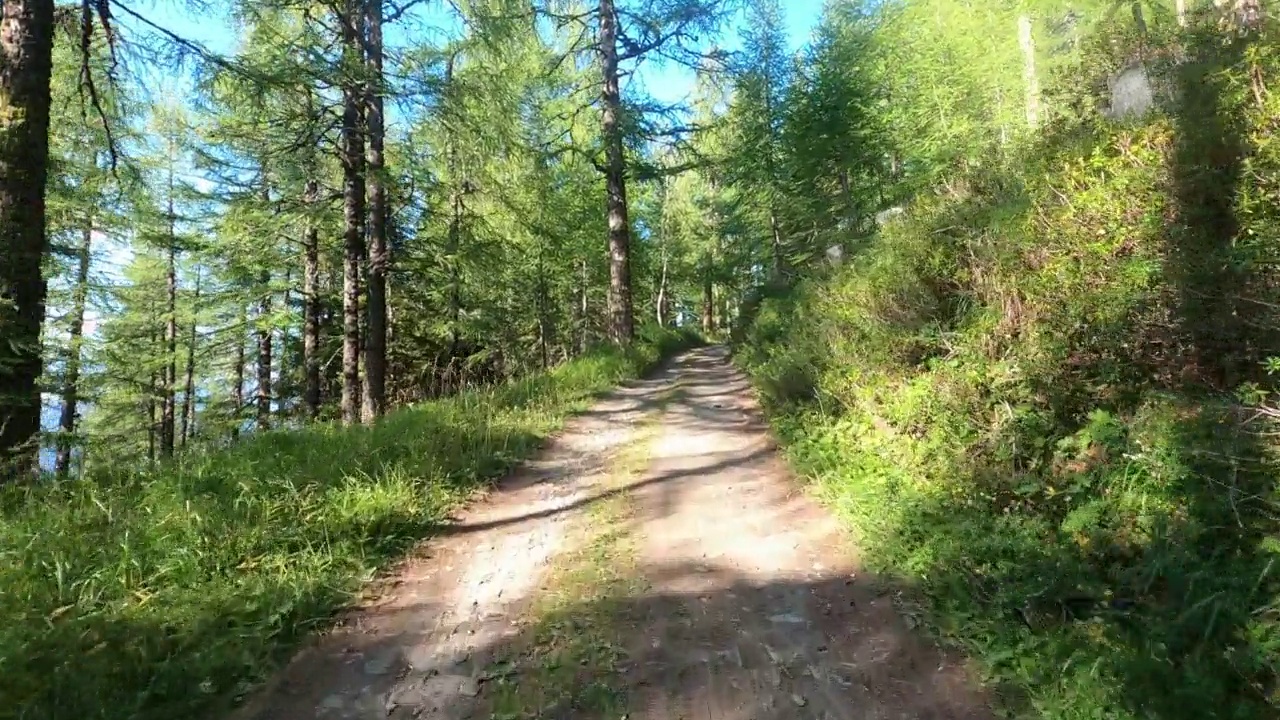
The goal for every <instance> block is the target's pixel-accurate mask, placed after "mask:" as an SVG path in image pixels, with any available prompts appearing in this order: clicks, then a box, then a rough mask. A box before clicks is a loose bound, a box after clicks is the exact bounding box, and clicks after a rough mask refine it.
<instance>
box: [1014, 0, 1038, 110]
mask: <svg viewBox="0 0 1280 720" xmlns="http://www.w3.org/2000/svg"><path fill="white" fill-rule="evenodd" d="M1018 45H1019V46H1021V47H1022V64H1023V70H1022V76H1023V79H1024V80H1025V81H1026V83H1027V126H1028V127H1032V128H1035V127H1039V125H1040V79H1039V77H1038V76H1037V75H1036V41H1035V36H1034V34H1033V33H1032V26H1031V17H1030V16H1028V15H1020V16H1018Z"/></svg>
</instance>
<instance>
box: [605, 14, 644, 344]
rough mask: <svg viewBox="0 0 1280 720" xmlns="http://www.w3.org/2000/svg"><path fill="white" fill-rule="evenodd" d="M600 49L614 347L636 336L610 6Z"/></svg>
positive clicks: (615, 34) (615, 47) (614, 28)
mask: <svg viewBox="0 0 1280 720" xmlns="http://www.w3.org/2000/svg"><path fill="white" fill-rule="evenodd" d="M599 46H600V65H601V68H602V71H603V76H604V77H603V80H604V90H603V93H602V95H601V101H602V104H603V108H602V112H601V118H602V126H601V135H602V136H603V139H604V154H605V165H604V176H605V199H606V205H607V208H608V220H609V303H608V305H609V339H610V340H612V341H613V342H614V343H616V344H618V345H627V344H630V343H631V340H632V338H633V337H634V335H635V321H634V316H633V313H632V302H631V221H630V220H629V219H628V217H627V179H626V164H625V163H626V158H625V156H624V155H623V150H622V117H621V116H622V93H621V90H620V89H619V85H618V16H617V11H616V9H615V8H614V3H613V0H600V42H599Z"/></svg>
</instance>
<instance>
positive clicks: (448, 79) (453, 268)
mask: <svg viewBox="0 0 1280 720" xmlns="http://www.w3.org/2000/svg"><path fill="white" fill-rule="evenodd" d="M456 61H457V55H456V54H453V55H450V56H449V60H448V62H447V63H446V65H445V69H444V83H445V92H452V91H453V68H454V63H455V62H456ZM445 143H446V145H447V149H446V153H447V154H448V170H449V183H450V185H451V190H450V193H449V208H450V216H449V241H448V243H447V244H446V246H445V256H446V257H447V258H448V263H449V362H450V363H452V362H453V360H454V358H456V357H457V353H458V345H459V342H460V341H461V337H460V327H459V324H460V322H461V319H462V273H461V268H460V266H459V261H458V253H459V252H461V250H462V221H463V215H464V213H465V211H466V206H465V205H464V201H463V198H462V195H463V192H464V191H465V186H466V181H465V180H464V179H463V178H462V177H460V175H461V172H462V171H461V167H460V164H459V163H458V145H457V141H456V139H455V138H454V137H453V134H452V133H450V134H449V137H448V139H447V140H446V141H445Z"/></svg>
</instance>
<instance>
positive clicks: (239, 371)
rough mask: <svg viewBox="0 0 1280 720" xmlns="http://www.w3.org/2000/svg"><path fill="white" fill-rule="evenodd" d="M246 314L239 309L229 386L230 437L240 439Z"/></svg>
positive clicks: (242, 308)
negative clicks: (231, 376)
mask: <svg viewBox="0 0 1280 720" xmlns="http://www.w3.org/2000/svg"><path fill="white" fill-rule="evenodd" d="M247 315H248V313H247V312H246V311H245V309H244V306H243V305H242V306H241V307H240V325H239V327H237V328H236V359H235V369H234V372H235V381H234V382H233V383H232V384H231V406H232V409H231V416H232V417H231V420H232V424H231V437H232V438H238V437H240V423H241V421H242V420H243V419H244V365H245V360H246V358H245V352H244V344H245V336H244V332H245V329H246V328H248V327H249V318H248V317H247Z"/></svg>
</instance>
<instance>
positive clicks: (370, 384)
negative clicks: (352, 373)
mask: <svg viewBox="0 0 1280 720" xmlns="http://www.w3.org/2000/svg"><path fill="white" fill-rule="evenodd" d="M382 2H383V0H365V22H366V23H367V31H368V40H369V41H368V47H367V51H368V58H367V69H368V77H367V79H366V85H365V92H366V94H365V108H364V111H365V124H366V127H367V128H368V131H369V152H368V179H369V182H368V185H369V283H368V284H369V287H368V294H369V300H368V303H369V304H368V308H367V313H368V317H369V327H368V333H367V337H366V338H365V348H364V350H365V357H364V374H365V394H364V421H365V422H366V423H372V422H373V421H374V420H376V419H377V418H380V417H382V416H383V414H385V413H386V410H387V271H388V269H389V267H390V264H391V258H390V246H389V245H388V244H387V190H386V178H385V174H384V170H385V157H384V155H383V135H384V127H383V114H382V113H383V92H384V89H383V76H382Z"/></svg>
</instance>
